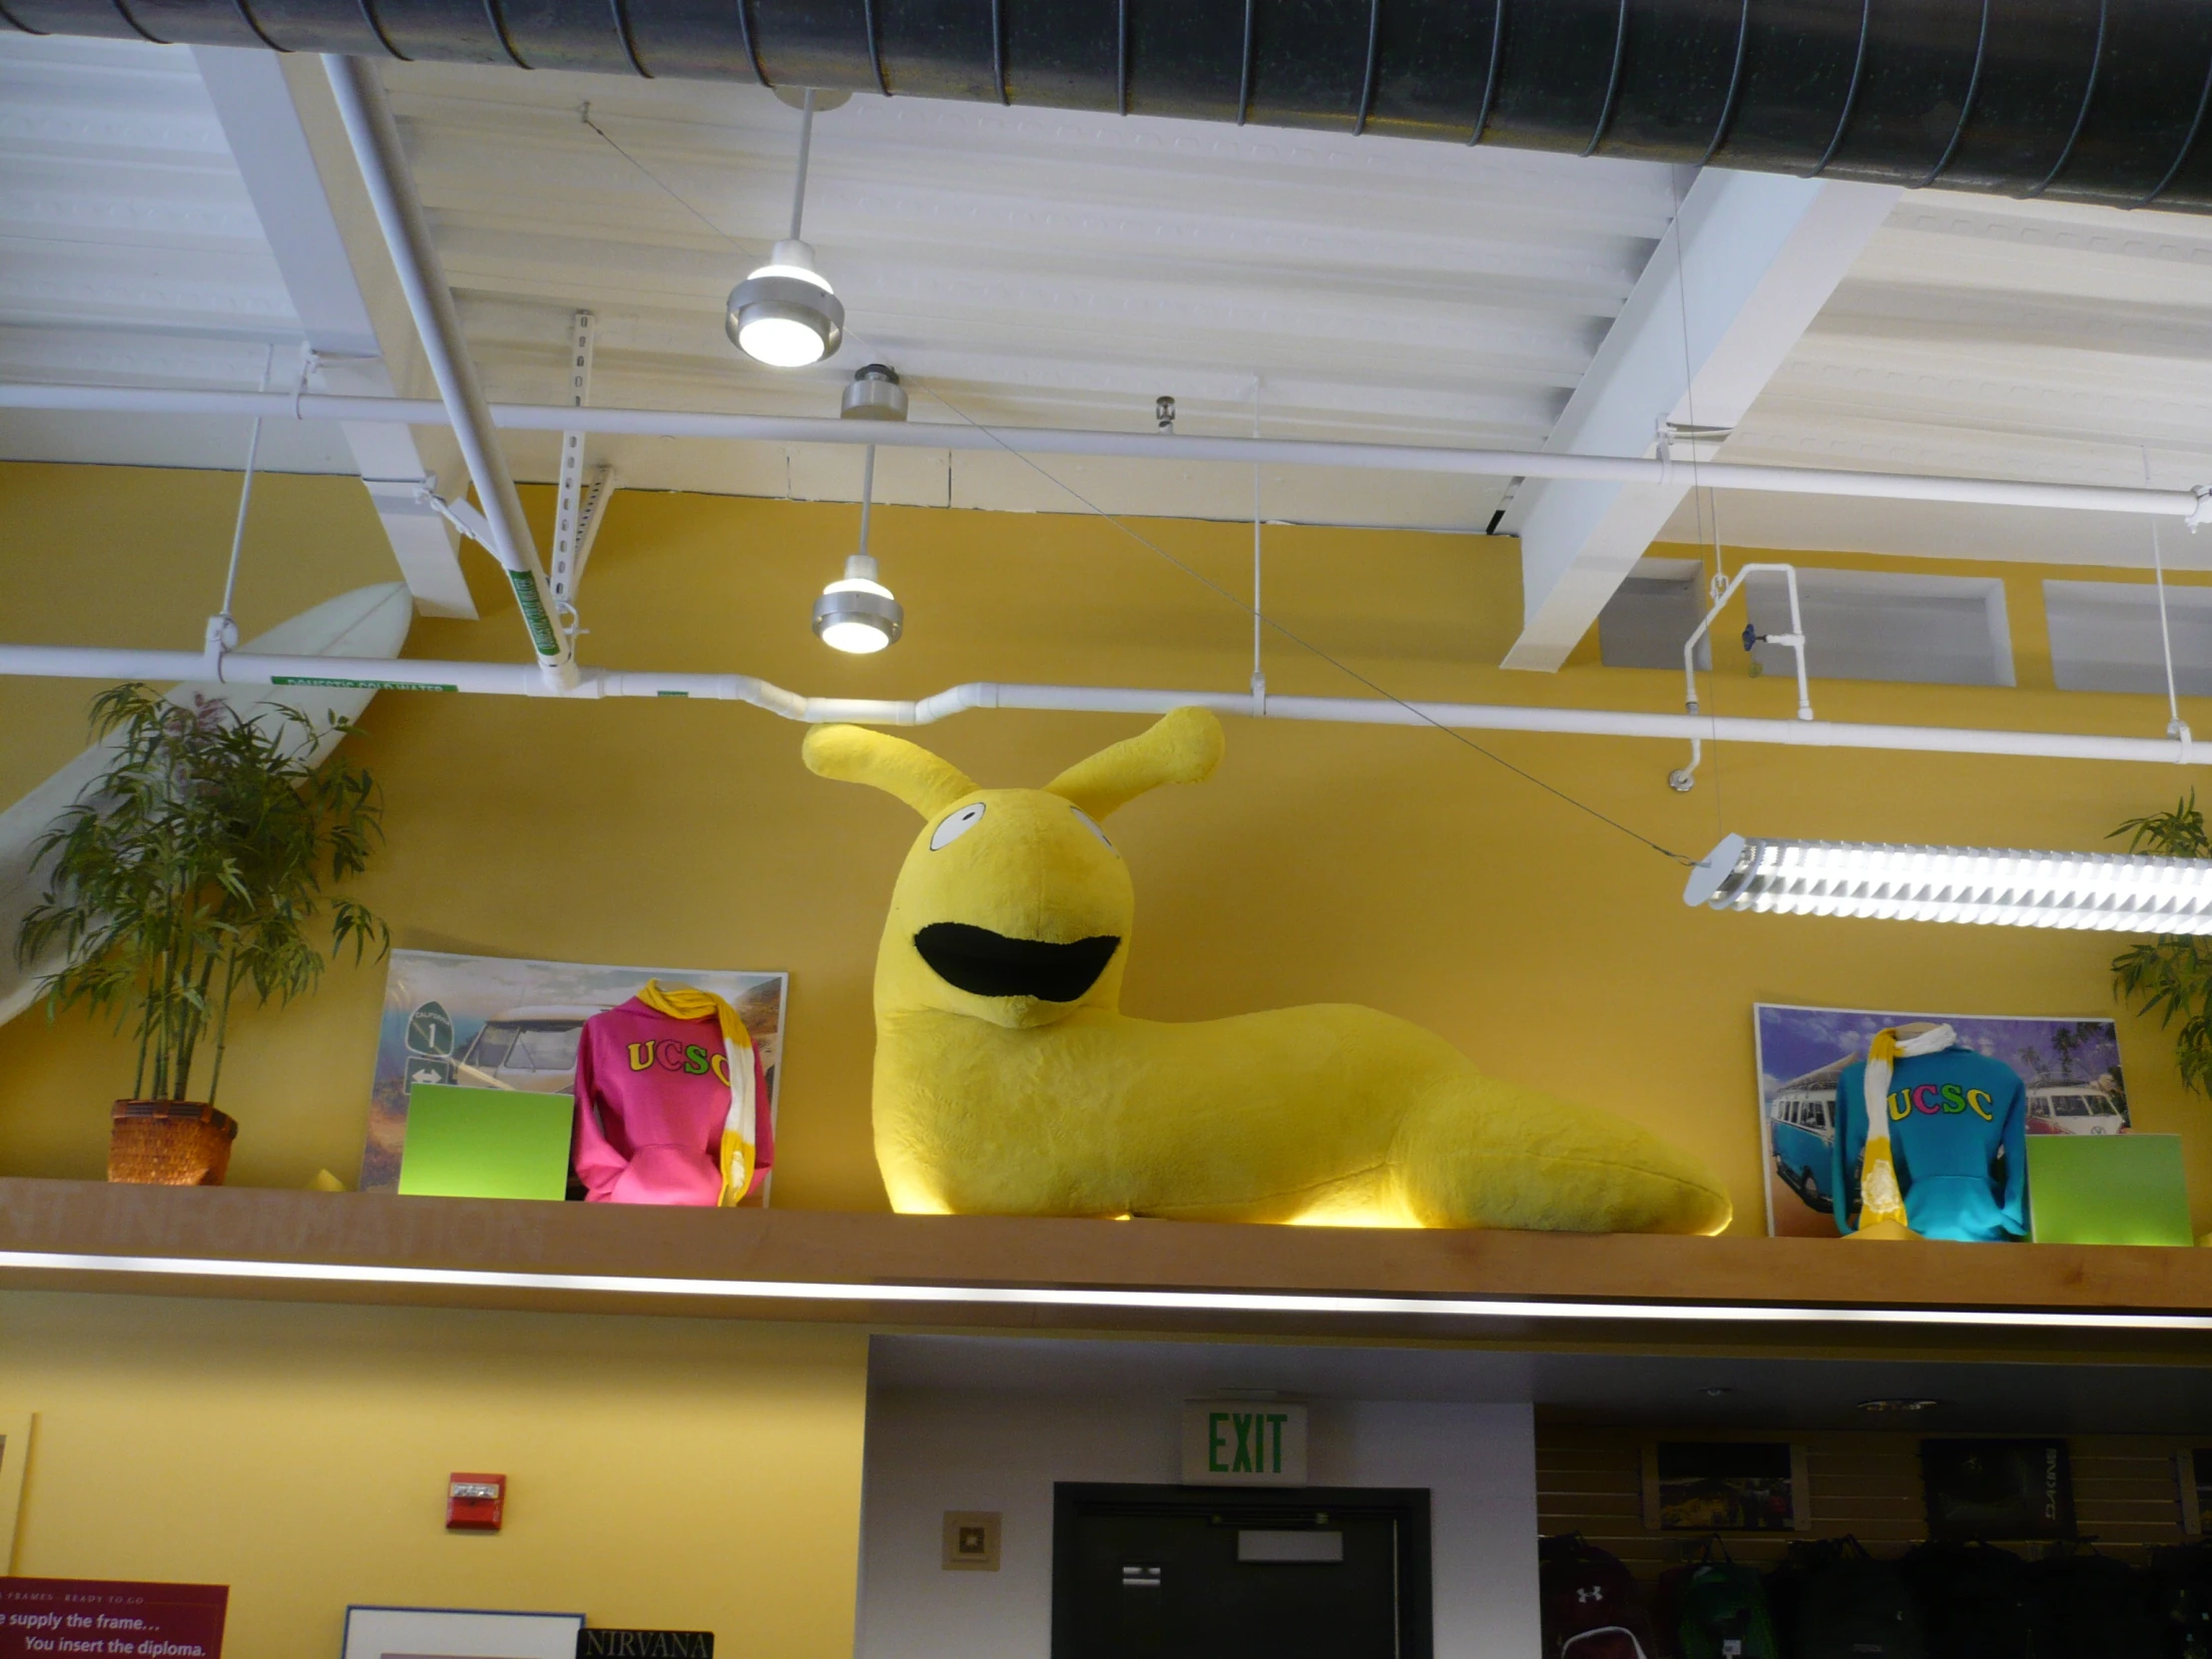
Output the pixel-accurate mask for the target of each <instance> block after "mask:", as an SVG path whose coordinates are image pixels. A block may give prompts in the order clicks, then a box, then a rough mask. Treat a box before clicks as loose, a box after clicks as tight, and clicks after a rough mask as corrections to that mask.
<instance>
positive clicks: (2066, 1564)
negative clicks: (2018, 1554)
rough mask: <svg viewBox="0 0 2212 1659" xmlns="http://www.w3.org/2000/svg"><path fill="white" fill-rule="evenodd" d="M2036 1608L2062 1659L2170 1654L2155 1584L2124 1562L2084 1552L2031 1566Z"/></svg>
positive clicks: (2157, 1658) (2141, 1658)
mask: <svg viewBox="0 0 2212 1659" xmlns="http://www.w3.org/2000/svg"><path fill="white" fill-rule="evenodd" d="M2027 1571H2028V1585H2029V1591H2030V1594H2031V1595H2032V1597H2033V1599H2034V1605H2035V1612H2036V1616H2037V1618H2038V1619H2039V1620H2040V1622H2041V1624H2042V1626H2043V1628H2044V1630H2045V1631H2047V1632H2048V1636H2049V1641H2050V1649H2049V1651H2050V1652H2052V1653H2053V1654H2056V1655H2058V1656H2059V1659H2072V1656H2073V1655H2075V1654H2077V1653H2078V1654H2081V1655H2083V1656H2084V1659H2089V1656H2092V1655H2093V1656H2094V1659H2165V1653H2166V1647H2165V1644H2164V1643H2163V1642H2161V1641H2160V1640H2159V1631H2158V1626H2157V1623H2156V1621H2155V1620H2154V1618H2153V1617H2152V1613H2151V1597H2150V1586H2149V1585H2148V1583H2147V1582H2146V1581H2145V1580H2144V1578H2143V1576H2142V1575H2141V1574H2139V1573H2137V1572H2136V1571H2135V1570H2134V1569H2133V1568H2132V1567H2130V1566H2129V1565H2128V1564H2127V1563H2126V1562H2125V1561H2118V1560H2114V1559H2113V1558H2112V1557H2111V1556H2109V1555H2098V1554H2096V1553H2095V1552H2093V1551H2083V1552H2082V1553H2080V1554H2077V1555H2054V1556H2049V1557H2046V1558H2045V1559H2043V1560H2041V1561H2037V1562H2036V1563H2035V1564H2034V1565H2033V1566H2031V1567H2029V1568H2028V1569H2027Z"/></svg>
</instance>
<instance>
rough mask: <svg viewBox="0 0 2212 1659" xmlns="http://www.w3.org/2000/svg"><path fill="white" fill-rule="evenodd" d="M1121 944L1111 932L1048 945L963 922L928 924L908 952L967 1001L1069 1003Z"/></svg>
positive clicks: (1095, 979)
mask: <svg viewBox="0 0 2212 1659" xmlns="http://www.w3.org/2000/svg"><path fill="white" fill-rule="evenodd" d="M1120 947H1121V940H1120V939H1119V938H1118V937H1116V936H1115V935H1114V934H1112V933H1100V934H1098V935H1097V936H1095V937H1093V938H1088V939H1077V940H1075V941H1074V942H1073V943H1072V944H1049V943H1047V942H1046V941H1045V940H1043V939H1013V938H1008V937H1007V936H1006V935H1005V934H1004V933H994V932H992V931H991V930H990V929H989V928H988V927H972V926H970V925H969V924H968V923H966V922H964V921H932V922H931V923H930V924H929V925H928V926H927V927H924V928H923V929H922V930H921V931H920V932H918V933H916V934H915V935H914V948H915V949H916V950H918V951H920V952H921V959H922V960H923V961H924V962H927V963H928V964H929V969H930V971H931V972H932V973H934V974H935V975H936V976H937V977H938V978H939V979H942V980H943V981H944V982H945V983H946V984H948V985H950V986H952V987H953V988H954V989H956V990H963V991H966V992H968V993H969V994H970V995H973V996H1033V997H1035V998H1036V999H1037V1000H1038V1001H1040V1002H1073V1001H1075V1000H1076V999H1077V998H1079V997H1080V996H1082V994H1083V993H1084V992H1085V991H1087V990H1089V989H1090V988H1091V987H1092V986H1093V985H1095V984H1097V983H1098V976H1099V975H1100V974H1102V973H1104V972H1105V971H1106V964H1107V963H1108V962H1110V961H1112V960H1113V958H1114V952H1115V951H1116V950H1117V949H1119V948H1120Z"/></svg>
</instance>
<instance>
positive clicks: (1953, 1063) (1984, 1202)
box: [1829, 1048, 2027, 1242]
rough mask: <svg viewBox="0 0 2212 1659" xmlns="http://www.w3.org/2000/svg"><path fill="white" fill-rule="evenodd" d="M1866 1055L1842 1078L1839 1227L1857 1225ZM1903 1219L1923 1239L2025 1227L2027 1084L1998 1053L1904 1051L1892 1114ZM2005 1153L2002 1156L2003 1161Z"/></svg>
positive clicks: (1973, 1236) (1989, 1235)
mask: <svg viewBox="0 0 2212 1659" xmlns="http://www.w3.org/2000/svg"><path fill="white" fill-rule="evenodd" d="M1866 1084H1867V1062H1866V1061H1864V1060H1858V1061H1854V1062H1853V1063H1852V1064H1850V1065H1848V1066H1846V1067H1845V1068H1844V1073H1843V1076H1842V1077H1840V1078H1839V1079H1837V1083H1836V1118H1837V1128H1838V1133H1837V1135H1836V1140H1835V1153H1834V1157H1835V1160H1836V1167H1835V1173H1834V1180H1833V1181H1832V1183H1831V1184H1830V1187H1829V1190H1830V1191H1831V1192H1833V1193H1834V1194H1835V1195H1836V1226H1837V1228H1838V1229H1839V1230H1840V1231H1842V1232H1845V1233H1853V1232H1857V1231H1858V1226H1859V1218H1858V1201H1859V1167H1860V1164H1861V1162H1862V1160H1863V1159H1864V1158H1865V1156H1866V1151H1867V1105H1866V1101H1867V1088H1866ZM1886 1115H1887V1116H1888V1118H1889V1120H1890V1149H1891V1154H1892V1156H1894V1157H1895V1158H1896V1160H1897V1169H1898V1184H1899V1185H1900V1186H1902V1187H1903V1188H1904V1189H1905V1214H1906V1218H1907V1225H1908V1226H1910V1227H1911V1228H1912V1229H1913V1231H1914V1232H1916V1233H1918V1234H1920V1235H1921V1236H1922V1237H1923V1238H1927V1239H1967V1240H1973V1241H1977V1242H1986V1241H1989V1240H1996V1239H2022V1238H2025V1237H2026V1236H2027V1090H2026V1089H2025V1088H2024V1087H2023V1086H2022V1085H2021V1083H2020V1078H2019V1074H2018V1073H2017V1072H2015V1071H2014V1070H2013V1069H2012V1068H2011V1067H2010V1066H2008V1065H2006V1064H2005V1063H2004V1062H2003V1061H2001V1060H1992V1059H1990V1058H1989V1057H1988V1056H1987V1055H1986V1054H1976V1053H1975V1052H1974V1051H1973V1050H1972V1049H1970V1048H1945V1049H1941V1050H1939V1051H1937V1052H1936V1053H1934V1054H1922V1055H1917V1056H1908V1057H1905V1058H1901V1059H1900V1060H1898V1062H1897V1068H1896V1070H1895V1072H1894V1073H1893V1074H1892V1076H1891V1078H1890V1098H1889V1102H1888V1111H1887V1113H1886ZM2000 1160H2001V1161H2000Z"/></svg>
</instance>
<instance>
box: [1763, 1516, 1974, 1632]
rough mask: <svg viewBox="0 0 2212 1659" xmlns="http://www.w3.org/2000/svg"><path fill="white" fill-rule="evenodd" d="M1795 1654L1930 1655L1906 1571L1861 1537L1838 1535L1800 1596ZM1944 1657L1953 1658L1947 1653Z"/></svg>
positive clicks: (1808, 1577)
mask: <svg viewBox="0 0 2212 1659" xmlns="http://www.w3.org/2000/svg"><path fill="white" fill-rule="evenodd" d="M1796 1603H1797V1631H1796V1635H1797V1640H1796V1641H1795V1642H1794V1643H1793V1644H1792V1646H1791V1650H1790V1651H1791V1652H1792V1653H1793V1654H1794V1655H1795V1656H1796V1659H1930V1650H1929V1647H1928V1641H1927V1637H1926V1636H1925V1634H1924V1633H1923V1630H1922V1626H1921V1612H1920V1607H1919V1605H1918V1604H1917V1603H1916V1602H1915V1601H1914V1599H1913V1592H1912V1590H1911V1589H1910V1588H1908V1587H1907V1585H1906V1582H1905V1576H1904V1574H1902V1573H1901V1572H1899V1571H1898V1569H1897V1567H1896V1566H1895V1565H1894V1564H1893V1563H1891V1562H1889V1561H1877V1560H1876V1559H1874V1557H1873V1556H1871V1555H1869V1554H1868V1553H1867V1551H1866V1548H1865V1546H1864V1545H1862V1544H1861V1543H1860V1542H1859V1540H1858V1539H1856V1538H1842V1539H1839V1540H1837V1542H1836V1543H1835V1544H1834V1546H1833V1548H1832V1551H1831V1552H1830V1553H1829V1555H1828V1558H1827V1559H1826V1560H1825V1561H1824V1562H1822V1563H1821V1564H1820V1565H1819V1566H1817V1567H1815V1568H1814V1569H1813V1570H1812V1571H1811V1573H1809V1574H1808V1575H1807V1577H1806V1579H1805V1582H1804V1587H1803V1588H1802V1589H1801V1590H1800V1591H1799V1592H1798V1594H1797V1596H1796ZM1942 1659H1948V1656H1947V1655H1944V1656H1942Z"/></svg>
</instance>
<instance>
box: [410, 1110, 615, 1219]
mask: <svg viewBox="0 0 2212 1659" xmlns="http://www.w3.org/2000/svg"><path fill="white" fill-rule="evenodd" d="M575 1119H576V1101H575V1099H574V1097H573V1096H570V1095H565V1094H533V1093H527V1092H524V1091H522V1090H518V1089H461V1088H455V1087H454V1086H453V1085H452V1084H450V1083H417V1084H415V1085H414V1087H413V1088H411V1089H409V1090H408V1091H407V1139H406V1144H405V1147H404V1149H403V1150H402V1151H401V1153H400V1156H399V1190H400V1191H401V1192H402V1193H406V1194H412V1195H416V1196H421V1197H428V1198H549V1199H561V1198H565V1197H567V1196H568V1137H569V1131H570V1128H571V1127H572V1126H573V1124H574V1123H575Z"/></svg>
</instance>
